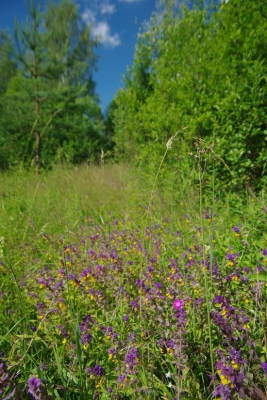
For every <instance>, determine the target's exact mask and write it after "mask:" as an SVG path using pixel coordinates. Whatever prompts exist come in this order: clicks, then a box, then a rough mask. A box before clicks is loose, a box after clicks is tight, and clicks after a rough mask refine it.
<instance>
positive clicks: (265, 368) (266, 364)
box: [261, 362, 267, 376]
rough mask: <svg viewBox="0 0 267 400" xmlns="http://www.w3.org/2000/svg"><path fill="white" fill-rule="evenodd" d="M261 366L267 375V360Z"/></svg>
mask: <svg viewBox="0 0 267 400" xmlns="http://www.w3.org/2000/svg"><path fill="white" fill-rule="evenodd" d="M261 366H262V368H263V371H264V373H265V375H266V376H267V362H262V363H261Z"/></svg>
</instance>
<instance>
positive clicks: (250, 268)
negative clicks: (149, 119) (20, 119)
mask: <svg viewBox="0 0 267 400" xmlns="http://www.w3.org/2000/svg"><path fill="white" fill-rule="evenodd" d="M202 165H203V163H202ZM198 171H199V173H200V176H199V179H198V180H196V179H195V178H196V176H197V171H196V172H194V173H192V171H190V176H191V177H192V176H193V178H194V179H191V180H190V179H189V176H188V178H187V179H186V177H185V176H184V175H182V174H180V175H179V173H177V171H173V173H172V172H169V173H168V174H166V173H165V171H161V168H160V169H159V171H158V174H157V176H156V179H155V176H154V177H150V176H147V174H146V172H145V171H141V170H138V171H137V170H135V169H133V168H131V167H130V166H127V165H114V166H106V167H105V168H96V167H91V166H90V167H88V166H83V167H77V168H72V169H71V168H68V167H66V166H58V167H57V168H55V169H54V170H53V171H50V172H49V173H47V174H44V175H40V176H36V175H34V174H31V173H25V172H17V173H16V174H15V173H13V174H3V175H1V176H0V196H1V200H0V205H1V214H0V224H1V232H0V237H1V240H0V292H1V295H0V394H1V396H2V397H3V398H4V397H5V396H10V397H9V398H12V396H13V398H16V399H20V398H21V399H24V398H25V399H27V398H36V399H49V398H52V399H81V400H82V399H128V398H129V399H141V398H147V399H175V398H176V399H203V400H207V399H211V398H223V399H238V398H247V399H249V398H252V397H253V396H254V398H260V399H265V398H266V394H265V393H266V373H267V372H266V369H267V365H266V362H267V336H266V329H265V328H266V326H267V313H266V296H267V286H266V283H267V282H266V281H267V278H266V265H267V262H266V260H267V250H266V248H267V245H266V237H267V234H266V227H265V226H266V221H265V219H266V214H265V208H264V207H265V204H266V201H265V195H264V193H263V194H262V197H261V198H257V197H256V196H255V195H254V194H253V193H246V194H245V195H243V196H241V195H238V194H235V193H228V194H225V193H224V195H223V196H221V190H220V188H219V187H217V186H216V176H214V177H213V180H212V183H211V185H210V186H209V185H208V184H207V183H208V182H207V180H206V179H205V170H203V171H201V170H200V168H199V169H198ZM161 172H163V173H162V174H161ZM166 176H168V178H166ZM218 194H220V197H218ZM242 396H243V397H242ZM257 396H258V397H257Z"/></svg>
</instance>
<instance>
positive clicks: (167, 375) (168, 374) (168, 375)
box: [165, 371, 171, 379]
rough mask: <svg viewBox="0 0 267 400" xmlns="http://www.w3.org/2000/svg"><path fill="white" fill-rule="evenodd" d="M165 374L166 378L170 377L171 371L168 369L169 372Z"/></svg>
mask: <svg viewBox="0 0 267 400" xmlns="http://www.w3.org/2000/svg"><path fill="white" fill-rule="evenodd" d="M165 376H166V378H167V379H169V378H170V377H171V373H170V371H169V372H167V374H165Z"/></svg>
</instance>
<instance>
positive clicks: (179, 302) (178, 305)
mask: <svg viewBox="0 0 267 400" xmlns="http://www.w3.org/2000/svg"><path fill="white" fill-rule="evenodd" d="M183 305H184V304H183V302H182V300H179V299H176V300H174V302H173V307H174V308H175V309H176V310H180V309H181V308H182V307H183Z"/></svg>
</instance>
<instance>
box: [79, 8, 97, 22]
mask: <svg viewBox="0 0 267 400" xmlns="http://www.w3.org/2000/svg"><path fill="white" fill-rule="evenodd" d="M82 19H83V21H84V22H85V23H86V24H87V25H90V24H94V23H95V20H96V18H95V15H94V13H93V12H92V11H91V10H89V8H86V9H85V10H84V12H83V13H82Z"/></svg>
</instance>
